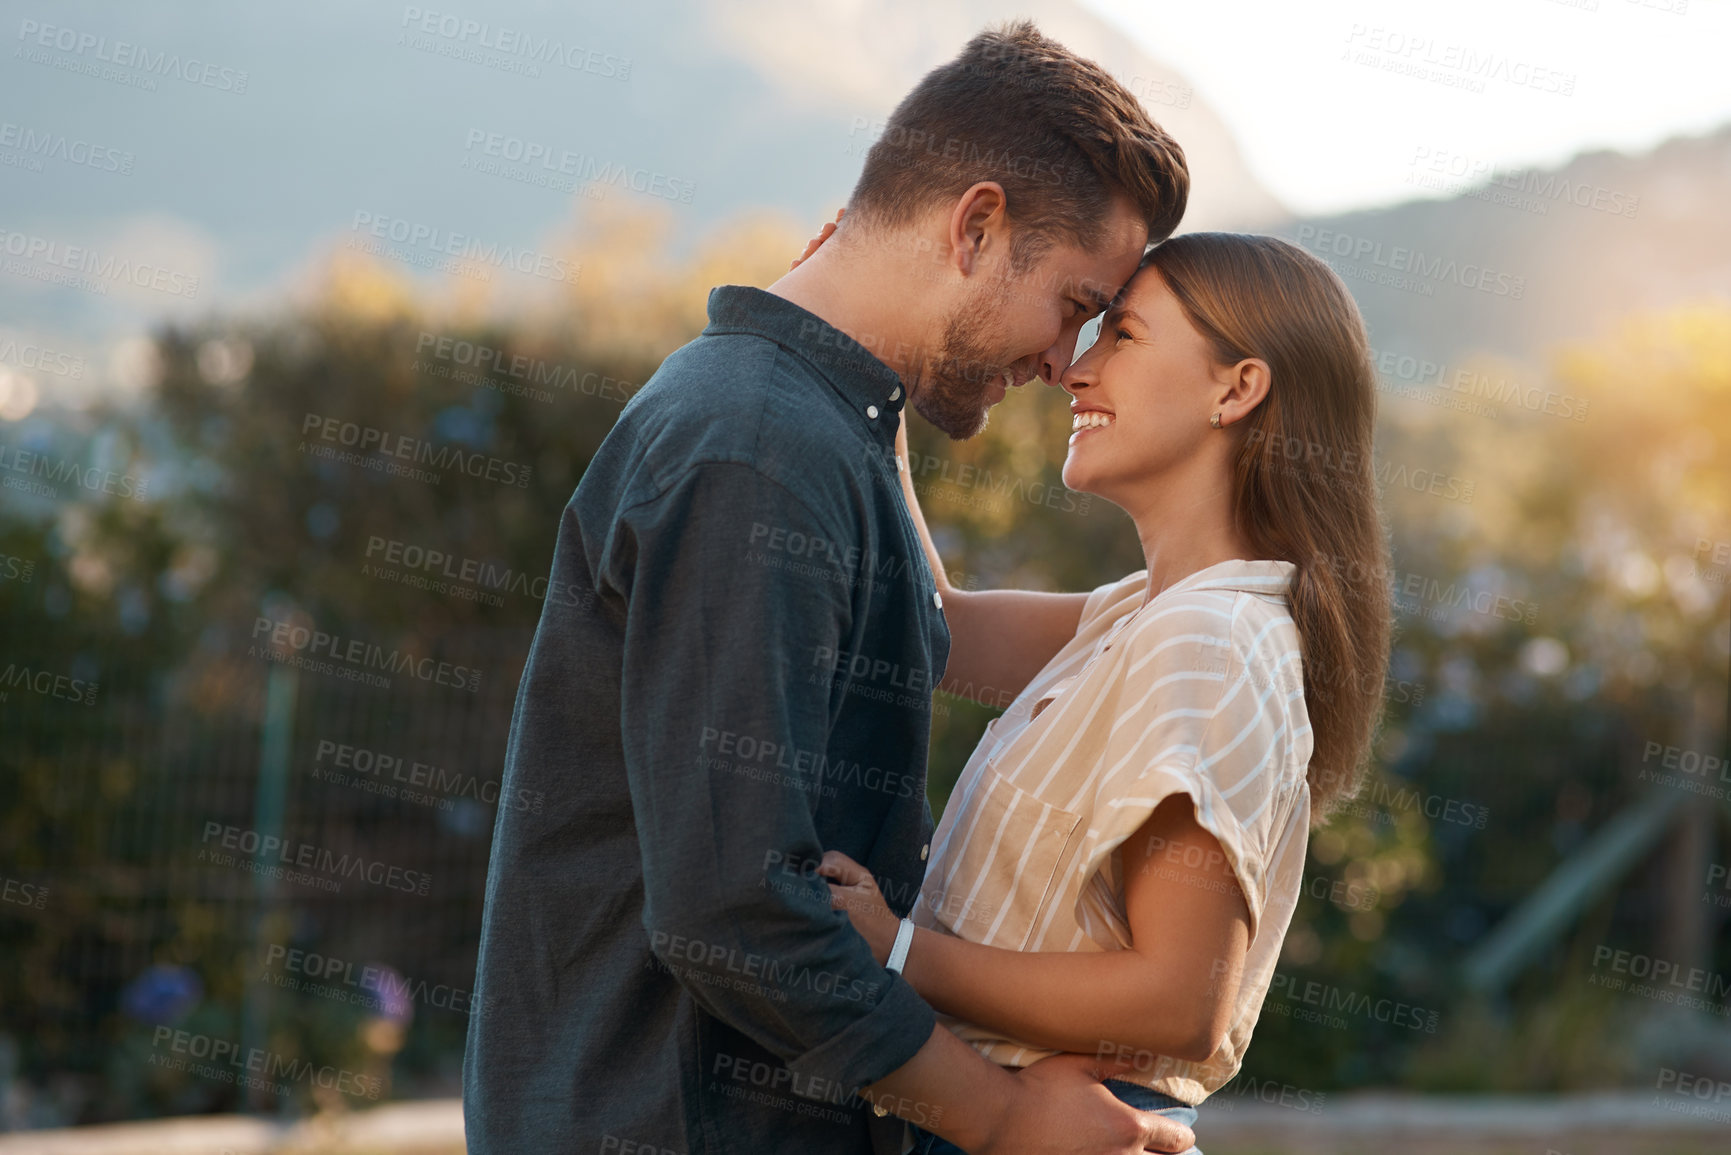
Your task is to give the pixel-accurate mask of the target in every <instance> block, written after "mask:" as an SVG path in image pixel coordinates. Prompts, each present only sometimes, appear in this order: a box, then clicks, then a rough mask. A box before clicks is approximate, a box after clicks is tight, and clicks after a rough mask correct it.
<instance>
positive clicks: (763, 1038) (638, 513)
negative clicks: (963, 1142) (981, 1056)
mask: <svg viewBox="0 0 1731 1155" xmlns="http://www.w3.org/2000/svg"><path fill="white" fill-rule="evenodd" d="M848 544H851V539H843V538H840V537H838V535H837V534H836V533H835V532H834V530H833V529H832V528H831V527H829V526H827V525H825V524H823V522H822V521H821V520H820V519H819V518H818V517H816V516H815V515H814V514H813V513H812V512H811V511H810V510H809V509H808V508H807V507H806V506H805V504H804V503H803V502H801V501H800V500H799V499H798V498H796V497H795V496H794V495H793V494H791V493H789V492H788V491H787V490H786V489H784V488H783V487H781V486H779V485H777V484H776V483H774V482H773V481H771V480H769V479H767V478H765V477H764V476H762V475H761V474H760V473H759V472H758V471H757V470H755V469H754V468H752V467H750V466H746V465H735V464H723V463H712V464H700V465H697V466H695V467H692V468H691V469H690V470H689V471H688V472H687V473H686V474H684V475H683V476H682V477H681V478H680V479H678V480H676V481H675V482H674V483H673V484H672V485H671V486H669V487H668V488H667V489H666V490H665V491H664V492H663V493H662V494H661V495H660V496H658V497H656V498H654V499H653V500H651V501H649V502H647V503H645V504H642V505H638V506H635V507H633V508H631V509H628V510H627V511H625V513H624V514H623V515H622V517H621V519H620V522H619V524H618V525H617V527H616V529H615V532H614V535H613V539H612V540H611V541H610V543H609V546H608V550H607V554H606V557H605V558H604V563H603V572H604V574H605V575H606V576H605V579H604V580H606V581H607V582H608V583H609V584H611V585H613V586H615V588H617V589H618V590H619V592H620V593H621V595H622V596H623V598H624V600H625V604H626V611H625V621H624V633H625V637H624V671H623V683H622V687H621V703H620V724H621V730H622V733H623V738H624V754H625V765H626V773H627V777H628V780H629V786H630V791H631V802H632V809H633V812H634V817H635V820H636V823H637V838H638V844H639V846H640V848H641V854H642V865H643V887H644V900H643V925H644V929H645V930H646V931H647V932H648V935H649V946H650V949H651V951H653V952H654V954H655V955H656V957H657V958H658V959H659V960H660V961H661V962H662V964H663V965H664V966H665V967H666V968H667V969H668V970H669V971H670V972H671V973H672V974H673V975H674V977H675V978H676V979H677V980H678V981H679V982H680V983H681V984H682V985H683V986H684V987H685V989H686V990H687V991H688V992H689V993H690V995H691V997H692V998H693V999H694V1000H695V1001H696V1002H697V1003H698V1004H699V1005H700V1006H702V1007H703V1009H704V1010H706V1011H707V1012H708V1013H709V1014H711V1015H713V1016H715V1017H716V1018H718V1019H720V1020H722V1021H723V1022H725V1023H727V1024H728V1025H729V1026H732V1027H733V1028H734V1029H736V1030H738V1031H740V1032H741V1033H743V1034H745V1035H748V1036H749V1037H751V1038H752V1039H754V1040H756V1041H757V1042H758V1043H760V1044H761V1045H762V1046H764V1047H765V1048H767V1049H768V1050H769V1051H771V1052H772V1053H774V1054H776V1055H777V1056H779V1057H780V1058H781V1059H782V1060H783V1061H784V1062H785V1063H787V1065H788V1066H789V1067H790V1068H791V1069H792V1070H793V1071H794V1072H795V1073H796V1074H799V1075H805V1076H811V1077H813V1078H820V1079H825V1080H832V1081H834V1082H835V1083H838V1084H840V1085H842V1086H846V1087H850V1088H851V1087H858V1086H863V1085H866V1084H869V1083H872V1082H875V1081H876V1080H877V1079H880V1078H882V1077H883V1076H884V1075H887V1074H889V1073H890V1072H891V1071H893V1070H895V1069H896V1068H898V1067H900V1066H901V1065H902V1064H903V1063H905V1062H906V1061H907V1060H908V1059H910V1058H912V1057H913V1055H914V1053H915V1052H916V1051H918V1050H919V1049H920V1047H921V1046H923V1045H924V1044H925V1042H926V1040H927V1038H928V1037H929V1036H930V1034H931V1032H932V1029H933V1027H934V1025H935V1023H936V1018H935V1016H934V1014H933V1012H932V1010H931V1008H930V1007H929V1006H928V1005H927V1004H926V1003H925V1002H924V1001H923V1000H922V999H921V998H920V997H919V996H918V995H917V994H915V993H914V990H913V988H912V987H910V986H909V985H908V984H907V983H906V982H905V981H904V980H903V979H902V978H901V977H900V976H899V975H897V974H894V973H893V972H890V971H887V970H885V969H884V968H883V967H882V966H880V965H878V963H877V961H876V960H875V959H874V958H873V957H872V954H871V951H870V949H869V948H868V947H867V946H866V943H865V940H864V939H863V938H861V937H860V935H859V934H858V933H857V932H856V931H855V930H854V929H853V927H852V925H851V924H850V923H849V922H848V919H847V916H846V915H845V913H844V912H841V911H836V910H831V909H830V903H829V888H828V885H827V883H826V882H825V881H824V879H822V878H821V877H819V876H817V875H816V874H815V873H814V872H813V871H812V870H811V869H809V868H806V869H800V868H798V866H797V865H790V864H804V863H809V864H811V866H815V864H816V862H817V860H818V859H820V858H821V857H822V854H823V849H824V848H823V847H822V846H820V845H819V843H818V839H817V834H816V825H815V822H814V820H813V812H814V810H815V808H816V806H817V800H818V796H819V791H818V790H817V789H816V788H815V787H816V786H817V784H818V782H817V778H818V775H819V774H820V772H821V766H822V758H823V755H824V752H825V750H826V747H827V744H828V737H829V722H830V702H829V686H828V684H827V683H821V684H813V683H812V681H811V680H808V679H807V678H806V677H805V673H806V671H807V670H808V669H809V668H810V664H811V654H812V652H813V648H814V647H828V648H829V650H830V652H832V653H833V652H840V651H842V650H844V649H848V648H850V647H849V644H848V639H850V638H851V637H852V636H853V635H854V631H855V625H856V623H854V621H853V608H852V606H853V599H852V597H851V595H850V589H851V587H850V586H849V585H848V584H847V582H845V581H836V580H832V579H833V578H835V577H837V576H840V575H839V574H838V572H837V571H836V568H835V567H833V566H830V565H827V564H826V563H825V558H827V557H831V556H834V552H833V551H842V550H845V549H846V547H847V545H848ZM832 546H833V550H832ZM795 1082H796V1083H798V1080H796V1081H795Z"/></svg>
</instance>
